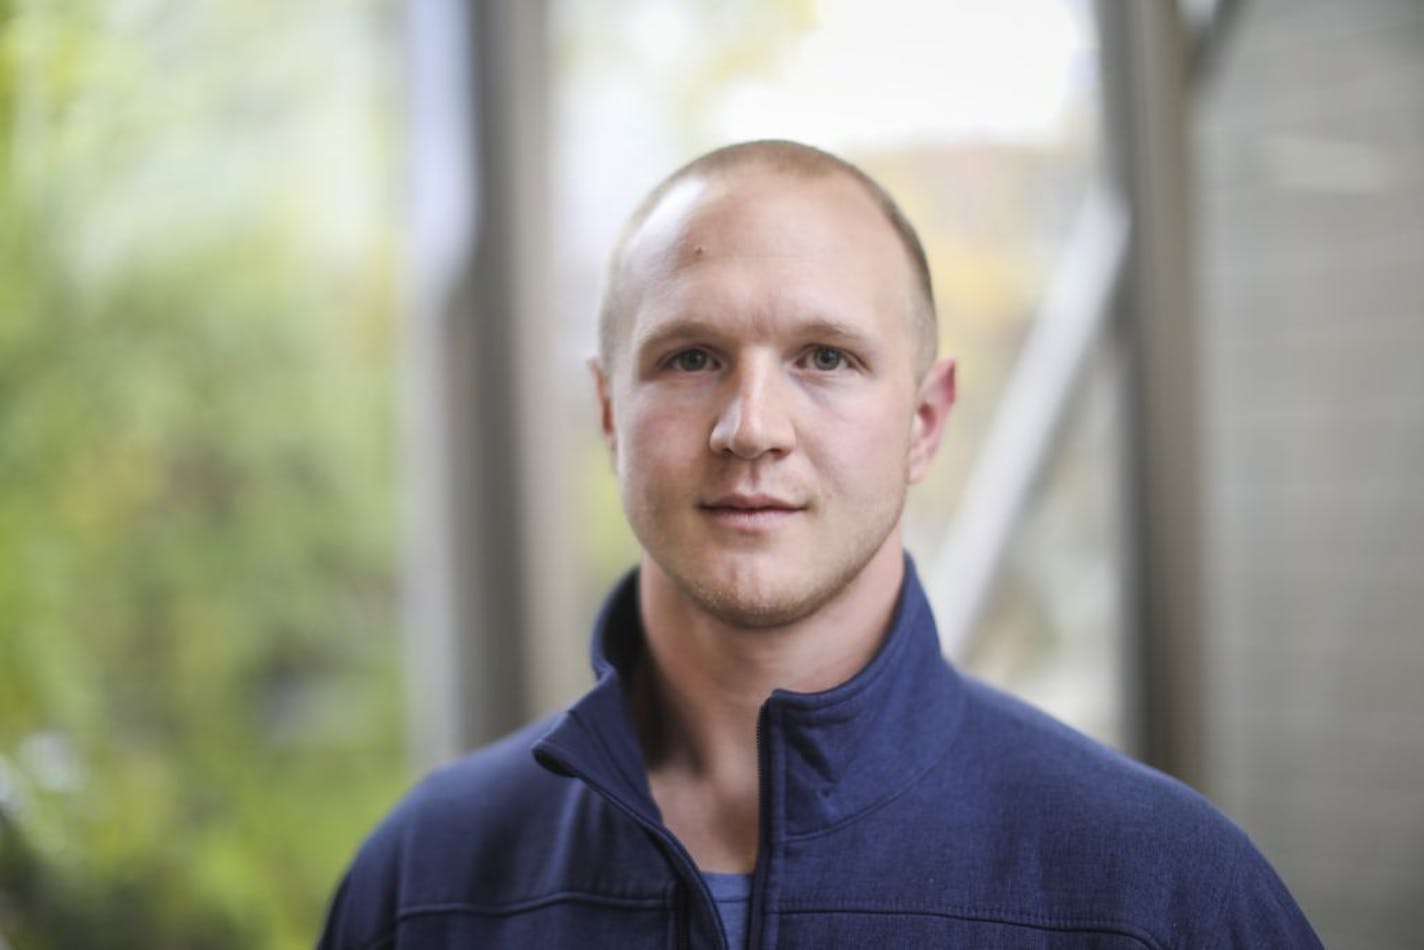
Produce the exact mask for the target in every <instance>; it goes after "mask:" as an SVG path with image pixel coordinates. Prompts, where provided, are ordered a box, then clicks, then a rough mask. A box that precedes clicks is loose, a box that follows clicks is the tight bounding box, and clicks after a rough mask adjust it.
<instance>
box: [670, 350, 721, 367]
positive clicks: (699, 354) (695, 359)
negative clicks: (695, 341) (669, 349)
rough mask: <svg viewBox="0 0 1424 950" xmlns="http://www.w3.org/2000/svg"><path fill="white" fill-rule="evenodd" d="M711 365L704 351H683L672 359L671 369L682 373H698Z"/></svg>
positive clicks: (710, 359)
mask: <svg viewBox="0 0 1424 950" xmlns="http://www.w3.org/2000/svg"><path fill="white" fill-rule="evenodd" d="M711 364H712V358H711V357H710V356H708V355H707V351H706V350H683V351H682V352H681V353H679V354H677V355H676V356H674V357H673V358H672V367H673V369H676V370H680V371H682V372H684V373H700V372H702V371H703V370H705V369H707V367H708V366H710V365H711Z"/></svg>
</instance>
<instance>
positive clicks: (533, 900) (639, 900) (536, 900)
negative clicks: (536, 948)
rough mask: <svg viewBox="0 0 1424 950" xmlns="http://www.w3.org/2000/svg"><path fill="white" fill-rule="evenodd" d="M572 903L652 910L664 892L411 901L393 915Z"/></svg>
mask: <svg viewBox="0 0 1424 950" xmlns="http://www.w3.org/2000/svg"><path fill="white" fill-rule="evenodd" d="M564 903H576V904H596V905H599V906H603V907H622V908H627V909H631V910H652V909H658V908H665V907H666V906H667V895H666V894H659V895H656V896H643V895H629V896H620V895H616V894H596V893H593V892H591V891H555V892H553V893H552V894H544V895H541V896H539V897H530V898H526V899H523V900H517V901H509V902H502V903H498V904H476V903H471V902H469V901H436V902H434V903H429V904H415V905H412V906H410V907H403V908H401V909H400V911H399V912H398V913H397V914H396V921H397V922H400V921H404V920H409V919H410V918H412V917H431V916H436V915H440V914H474V915H478V916H481V917H507V916H513V915H515V914H522V913H526V912H528V911H531V910H540V909H542V908H544V907H548V906H550V905H553V904H564Z"/></svg>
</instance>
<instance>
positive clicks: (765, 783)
mask: <svg viewBox="0 0 1424 950" xmlns="http://www.w3.org/2000/svg"><path fill="white" fill-rule="evenodd" d="M770 708H771V700H770V699H768V700H767V701H766V702H765V703H763V704H762V707H761V709H760V710H758V711H757V722H756V751H757V825H758V829H757V830H758V834H757V856H756V867H755V869H754V870H753V872H752V894H751V900H750V901H748V902H747V948H746V950H761V947H762V937H763V932H764V930H765V926H764V922H763V919H762V918H763V916H764V911H763V908H764V906H765V904H766V879H767V877H768V876H769V874H770V869H769V868H768V867H767V865H768V863H769V862H770V860H771V828H772V816H771V763H770V761H769V759H770V757H771V749H770V747H769V746H768V744H767V739H766V720H767V718H768V717H769V715H770V714H769V710H770ZM734 950H741V948H740V947H738V948H734Z"/></svg>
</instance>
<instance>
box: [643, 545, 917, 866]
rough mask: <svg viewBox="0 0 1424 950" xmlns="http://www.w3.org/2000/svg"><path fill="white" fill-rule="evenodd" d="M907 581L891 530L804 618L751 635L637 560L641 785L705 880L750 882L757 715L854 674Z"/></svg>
mask: <svg viewBox="0 0 1424 950" xmlns="http://www.w3.org/2000/svg"><path fill="white" fill-rule="evenodd" d="M903 579H904V558H903V554H902V553H901V543H900V536H899V531H898V530H896V531H894V532H892V535H891V537H890V538H887V539H886V542H885V543H884V544H883V545H882V546H881V548H880V549H879V550H878V551H877V552H876V554H875V555H874V556H873V557H872V558H871V560H870V562H869V563H867V565H866V566H865V568H864V569H862V570H861V572H860V573H859V574H858V575H856V577H855V578H854V579H853V580H852V581H851V582H850V583H849V584H847V585H846V586H845V588H844V589H843V590H841V591H840V592H838V593H837V594H836V595H835V596H834V597H833V598H832V599H831V600H830V601H828V602H827V603H825V604H823V605H821V607H820V608H818V609H817V610H816V611H814V612H813V613H812V614H810V615H808V616H806V617H804V618H802V619H800V620H797V621H795V622H793V623H790V624H786V625H784V626H780V627H771V628H747V627H741V626H737V625H735V624H730V623H728V622H726V621H725V620H723V619H721V618H718V617H716V616H713V615H711V614H709V613H708V612H707V611H706V610H704V609H702V608H701V607H700V606H699V605H698V604H696V603H695V602H693V601H692V600H691V599H690V598H689V597H688V596H687V595H686V594H685V593H683V591H682V590H681V588H679V587H678V586H677V585H676V583H675V582H674V581H673V580H672V579H671V578H670V577H668V575H667V574H665V573H664V572H663V571H662V570H661V569H660V568H659V567H658V566H657V565H656V564H655V563H653V562H652V561H651V560H649V559H647V558H644V562H643V565H642V569H641V570H640V573H639V591H638V593H639V601H640V606H641V608H642V615H643V628H644V633H645V637H646V643H647V651H648V652H647V656H648V659H649V662H648V663H647V664H645V665H644V666H643V668H642V669H641V670H640V674H639V677H638V679H637V681H636V685H635V696H634V702H635V709H637V711H638V712H637V715H638V719H639V729H640V734H641V739H642V742H643V747H644V752H645V755H646V756H647V762H648V773H649V785H650V787H651V788H652V791H653V797H654V799H655V800H656V801H657V803H658V805H659V807H660V808H661V809H662V811H663V814H664V821H665V822H666V823H667V824H668V826H669V828H671V829H672V830H673V832H674V833H675V834H677V835H678V837H679V838H681V839H682V840H683V843H684V844H685V845H687V846H688V849H689V851H691V852H692V854H693V857H694V859H695V860H697V861H698V864H699V865H700V866H702V867H703V868H704V869H706V870H734V871H747V870H750V869H751V865H752V864H753V863H754V861H755V854H756V828H757V808H758V794H759V788H758V780H757V747H756V722H757V716H758V714H759V712H760V709H761V706H762V704H763V703H764V702H766V699H767V697H769V696H770V695H771V693H772V691H773V690H775V689H787V690H794V691H796V692H819V691H821V690H825V689H829V688H831V687H833V686H836V685H838V684H840V683H843V682H845V681H846V680H848V679H850V678H851V677H852V676H854V675H855V674H856V673H857V672H859V671H860V670H861V668H863V667H864V666H865V665H866V664H867V663H868V662H869V661H870V659H871V658H872V657H873V656H874V655H875V652H876V650H877V649H879V647H880V643H881V641H882V640H883V639H884V636H885V632H886V631H887V630H888V628H889V624H890V618H891V614H892V613H893V611H894V607H895V601H896V597H897V595H898V592H899V590H900V585H901V583H902V581H903ZM689 813H690V814H691V815H692V816H701V817H695V818H694V819H693V820H691V821H689ZM679 825H681V827H679Z"/></svg>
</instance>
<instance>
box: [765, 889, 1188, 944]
mask: <svg viewBox="0 0 1424 950" xmlns="http://www.w3.org/2000/svg"><path fill="white" fill-rule="evenodd" d="M777 912H778V913H781V914H787V915H791V914H877V915H895V916H914V917H944V918H948V919H951V920H970V921H977V922H982V923H996V924H1005V925H1009V926H1016V927H1030V928H1033V929H1035V930H1054V931H1075V932H1081V931H1085V930H1090V931H1094V932H1097V933H1111V934H1117V935H1119V936H1123V937H1129V938H1131V939H1133V940H1136V941H1137V942H1138V943H1141V944H1144V945H1146V946H1148V947H1154V948H1160V947H1164V946H1166V944H1164V943H1162V941H1160V940H1159V939H1158V938H1157V937H1155V936H1154V935H1153V934H1152V933H1150V932H1149V931H1146V930H1143V929H1142V928H1140V927H1137V926H1135V925H1133V924H1130V923H1127V922H1125V921H1121V920H1113V919H1111V918H1101V917H1057V916H1053V915H1048V914H1035V913H1032V912H1024V911H1015V910H1010V909H1008V908H997V907H958V908H944V907H941V908H928V907H921V906H905V905H901V904H894V903H891V904H882V905H879V906H875V907H867V906H865V905H863V904H855V903H852V902H840V901H834V900H832V901H822V902H812V901H806V902H798V903H788V904H783V905H782V906H781V907H779V908H777Z"/></svg>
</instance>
